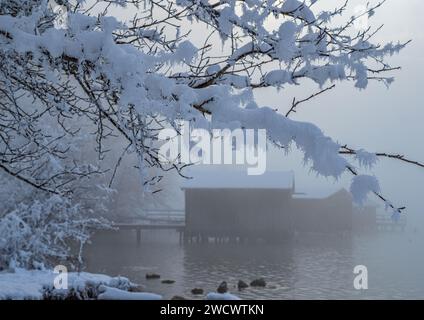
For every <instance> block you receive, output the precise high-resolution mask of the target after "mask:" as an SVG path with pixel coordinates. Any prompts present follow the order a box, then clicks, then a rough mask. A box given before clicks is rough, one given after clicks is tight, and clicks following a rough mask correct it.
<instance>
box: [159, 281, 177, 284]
mask: <svg viewBox="0 0 424 320" xmlns="http://www.w3.org/2000/svg"><path fill="white" fill-rule="evenodd" d="M161 282H162V283H165V284H173V283H175V281H174V280H162V281H161Z"/></svg>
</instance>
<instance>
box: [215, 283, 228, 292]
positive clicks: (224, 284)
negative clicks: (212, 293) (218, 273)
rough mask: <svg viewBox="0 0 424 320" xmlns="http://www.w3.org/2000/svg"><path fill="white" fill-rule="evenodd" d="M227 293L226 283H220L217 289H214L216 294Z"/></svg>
mask: <svg viewBox="0 0 424 320" xmlns="http://www.w3.org/2000/svg"><path fill="white" fill-rule="evenodd" d="M227 291H228V285H227V282H225V281H222V282H221V284H220V285H219V287H218V289H216V292H218V293H226V292H227Z"/></svg>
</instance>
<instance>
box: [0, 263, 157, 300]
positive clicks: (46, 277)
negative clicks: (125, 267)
mask: <svg viewBox="0 0 424 320" xmlns="http://www.w3.org/2000/svg"><path fill="white" fill-rule="evenodd" d="M67 275H68V277H67V282H68V283H67V288H68V289H55V287H54V281H55V278H56V277H57V276H58V274H55V273H53V271H52V270H45V271H41V270H23V269H16V270H15V272H1V273H0V300H1V299H18V300H22V299H35V300H39V299H44V298H50V299H61V298H64V297H67V296H69V295H73V296H76V297H77V298H81V299H84V298H97V299H123V297H124V299H140V300H146V299H147V300H149V299H161V298H162V297H161V296H160V295H155V294H150V293H145V292H130V291H128V290H134V289H135V288H137V287H138V286H137V285H135V284H133V283H131V282H130V281H129V280H128V279H127V278H124V277H110V276H107V275H103V274H92V273H87V272H80V273H76V272H70V273H68V274H67Z"/></svg>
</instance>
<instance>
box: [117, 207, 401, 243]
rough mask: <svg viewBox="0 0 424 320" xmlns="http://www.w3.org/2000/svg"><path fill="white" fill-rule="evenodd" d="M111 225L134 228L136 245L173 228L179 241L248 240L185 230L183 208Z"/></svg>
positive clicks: (387, 222) (392, 224)
mask: <svg viewBox="0 0 424 320" xmlns="http://www.w3.org/2000/svg"><path fill="white" fill-rule="evenodd" d="M406 223H407V221H406V216H401V218H400V219H399V221H393V220H392V219H391V217H390V216H389V215H388V214H377V215H376V216H375V224H372V225H371V226H370V227H371V228H374V230H376V231H384V232H396V231H404V230H405V228H406ZM113 226H114V227H116V228H118V229H120V230H134V231H135V236H136V242H137V245H140V243H141V233H142V231H143V230H175V231H176V232H178V234H179V242H180V243H183V242H190V243H197V242H199V243H201V242H209V241H210V240H212V242H214V243H227V242H246V241H248V238H247V237H234V236H229V235H225V234H223V235H222V236H219V235H214V236H211V237H209V236H201V235H200V234H196V233H191V232H187V231H186V229H185V214H184V211H183V210H149V211H145V212H144V213H143V214H142V215H140V216H136V217H132V218H127V219H125V221H119V222H116V223H114V225H113ZM373 226H374V227H373ZM210 238H211V239H210Z"/></svg>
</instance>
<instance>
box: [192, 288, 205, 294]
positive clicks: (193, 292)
mask: <svg viewBox="0 0 424 320" xmlns="http://www.w3.org/2000/svg"><path fill="white" fill-rule="evenodd" d="M191 293H192V294H203V289H200V288H194V289H192V290H191Z"/></svg>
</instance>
